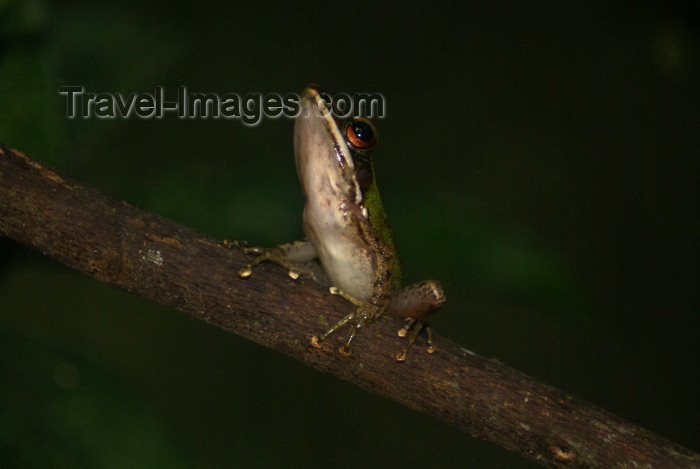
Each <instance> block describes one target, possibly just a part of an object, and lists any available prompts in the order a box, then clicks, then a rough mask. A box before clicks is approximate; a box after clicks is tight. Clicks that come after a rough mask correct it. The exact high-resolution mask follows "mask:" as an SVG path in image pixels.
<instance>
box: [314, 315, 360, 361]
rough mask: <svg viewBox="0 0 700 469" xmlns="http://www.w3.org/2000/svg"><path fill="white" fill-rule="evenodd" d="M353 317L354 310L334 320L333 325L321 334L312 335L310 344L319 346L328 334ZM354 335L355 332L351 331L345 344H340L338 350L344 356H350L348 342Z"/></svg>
mask: <svg viewBox="0 0 700 469" xmlns="http://www.w3.org/2000/svg"><path fill="white" fill-rule="evenodd" d="M353 319H355V313H354V312H353V313H350V314H348V315H347V316H345V317H344V318H343V319H341V320H340V321H338V322H336V323H335V324H334V325H333V327H331V328H330V329H328V330H327V331H326V332H325V333H324V334H322V335H320V336H318V335H315V336H312V337H311V345H312V346H314V347H316V348H321V343H323V342H325V341H326V339H327V338H328V336H329V335H331V334H332V333H334V332H335V331H337V330H338V329H340V328H341V327H343V326H344V325H346V324H347V323H349V322H350V321H352V320H353ZM354 336H355V333H354V331H353V333H352V334H351V336H350V339H348V341H347V342H346V344H343V345H341V346H340V350H339V352H340V354H341V355H343V356H346V357H348V356H350V354H351V353H352V349H351V348H350V342H351V341H352V339H353V337H354Z"/></svg>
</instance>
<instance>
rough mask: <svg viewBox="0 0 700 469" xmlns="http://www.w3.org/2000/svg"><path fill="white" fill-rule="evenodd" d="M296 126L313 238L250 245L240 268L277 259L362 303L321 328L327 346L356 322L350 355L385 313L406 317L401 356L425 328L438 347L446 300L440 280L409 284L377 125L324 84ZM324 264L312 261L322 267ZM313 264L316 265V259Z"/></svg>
mask: <svg viewBox="0 0 700 469" xmlns="http://www.w3.org/2000/svg"><path fill="white" fill-rule="evenodd" d="M299 107H300V112H299V113H298V116H297V117H296V119H295V125H294V155H295V161H296V169H297V175H298V177H299V181H300V182H301V186H302V189H303V192H304V196H305V199H306V203H305V206H304V211H303V230H304V233H305V235H306V238H305V239H304V240H303V241H295V242H291V243H286V244H282V245H279V246H276V247H273V248H256V247H248V248H246V249H245V251H246V253H247V254H252V255H254V257H253V258H252V260H250V262H249V263H248V264H247V265H246V266H245V267H243V268H242V269H240V271H239V272H238V274H239V275H240V277H242V278H248V277H250V276H251V275H252V272H253V269H254V268H255V266H257V265H258V264H260V263H261V262H265V261H271V262H274V263H276V264H279V265H281V266H282V267H284V268H286V269H287V270H288V273H289V275H290V277H292V278H294V279H296V278H298V277H299V276H300V275H308V276H310V277H312V278H314V279H315V280H317V281H319V278H321V280H320V282H321V283H326V284H327V285H330V292H331V293H332V294H335V295H340V296H342V297H343V298H345V299H347V300H348V301H350V302H351V303H352V304H353V305H354V307H355V309H354V310H353V312H351V313H349V314H347V315H346V316H345V317H343V318H342V319H341V320H340V321H338V322H336V323H335V324H334V325H332V326H331V327H330V328H329V329H328V330H326V331H325V332H324V333H322V334H319V335H313V336H312V337H311V339H310V345H311V346H313V347H314V348H322V346H323V343H324V342H325V341H326V339H327V338H328V337H329V336H330V335H331V334H334V333H336V332H337V331H339V330H340V329H342V328H343V327H344V326H347V325H350V326H351V330H350V333H349V335H348V337H347V339H345V340H344V342H343V343H342V345H340V347H339V353H340V354H341V355H344V356H350V355H351V353H352V347H351V343H352V341H353V339H354V337H355V336H356V334H357V333H358V332H359V331H360V330H362V329H363V328H365V327H366V326H368V325H369V324H371V323H373V322H374V321H376V320H377V319H379V318H380V317H382V316H384V315H385V314H389V315H393V316H397V317H399V318H401V319H403V320H404V321H405V323H404V325H403V327H401V329H399V331H398V333H397V334H398V335H399V336H400V337H405V338H406V343H405V345H404V346H403V347H402V348H401V350H399V351H398V352H397V353H396V354H395V358H396V360H397V361H399V362H403V361H405V360H406V357H407V354H408V351H409V349H410V348H411V346H412V345H413V343H414V342H415V341H416V338H417V337H418V335H419V333H420V332H421V331H422V330H425V333H426V343H427V346H426V351H427V352H428V353H433V352H434V350H435V347H434V343H433V335H432V329H431V328H430V326H429V325H428V324H427V323H426V316H428V315H429V314H431V313H433V312H435V311H436V310H437V309H439V308H440V306H442V304H443V303H444V302H445V299H446V297H445V294H444V291H443V288H442V285H441V284H440V282H438V281H436V280H426V281H422V282H418V283H416V284H412V285H409V286H406V287H403V288H402V287H401V280H402V279H401V261H400V259H399V256H398V254H397V249H396V242H395V240H394V235H393V231H392V230H391V227H390V225H389V221H388V219H387V214H386V211H385V209H384V206H383V204H382V200H381V197H380V195H379V190H378V188H377V183H376V180H375V177H374V167H373V164H372V159H371V157H370V153H371V151H372V150H373V148H374V147H375V145H376V143H377V137H378V134H377V130H376V127H375V126H374V124H373V123H372V122H371V121H370V120H368V119H365V118H362V117H352V118H350V119H343V118H342V116H339V114H340V113H339V112H336V109H335V108H334V103H333V101H332V99H331V98H330V96H329V95H328V93H326V92H325V91H323V90H322V89H321V88H319V87H318V86H317V85H309V86H307V87H306V88H305V90H304V91H303V93H302V95H301V96H300V100H299ZM316 262H317V263H318V264H320V267H321V269H320V270H319V269H317V268H313V267H308V266H309V265H311V266H318V264H317V263H316ZM310 263H311V264H310Z"/></svg>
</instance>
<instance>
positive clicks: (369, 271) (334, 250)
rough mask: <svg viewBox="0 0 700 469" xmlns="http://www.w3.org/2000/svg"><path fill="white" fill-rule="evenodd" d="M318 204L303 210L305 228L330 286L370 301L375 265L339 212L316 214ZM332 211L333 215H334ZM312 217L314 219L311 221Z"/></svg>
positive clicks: (310, 205) (309, 204) (307, 206)
mask: <svg viewBox="0 0 700 469" xmlns="http://www.w3.org/2000/svg"><path fill="white" fill-rule="evenodd" d="M320 208H321V209H322V207H319V206H318V205H316V206H314V204H311V203H308V202H307V205H306V207H305V209H304V231H305V233H306V237H307V238H308V240H309V241H310V242H311V244H312V245H313V246H314V249H315V250H316V254H317V255H318V258H319V260H320V261H321V266H322V267H323V270H324V272H325V273H326V275H327V276H328V279H329V281H330V284H331V286H334V287H337V288H339V289H341V290H342V291H343V292H345V293H346V294H348V295H350V296H352V297H353V298H357V299H359V300H369V298H370V297H371V296H372V291H373V289H374V285H373V283H374V270H375V265H374V261H373V259H372V256H371V255H370V251H369V249H368V248H367V247H366V246H364V243H363V241H362V239H360V238H359V237H358V233H357V231H356V230H354V229H348V226H347V225H346V223H347V222H348V220H346V219H344V217H342V216H341V213H342V212H341V211H339V210H335V211H328V210H327V209H326V210H325V213H323V215H322V216H319V215H320V214H319V209H320ZM334 214H335V215H334ZM311 220H313V222H311Z"/></svg>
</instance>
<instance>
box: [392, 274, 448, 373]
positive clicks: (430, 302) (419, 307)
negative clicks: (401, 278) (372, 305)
mask: <svg viewBox="0 0 700 469" xmlns="http://www.w3.org/2000/svg"><path fill="white" fill-rule="evenodd" d="M444 302H445V293H444V291H443V290H442V285H440V282H437V281H435V280H426V281H424V282H419V283H415V284H413V285H409V286H407V287H405V288H403V289H401V290H399V291H398V292H394V293H393V294H392V296H391V301H390V302H389V307H388V308H387V312H389V313H390V314H392V315H394V316H397V317H400V318H403V319H405V320H406V324H405V325H404V327H402V328H401V329H399V331H398V335H399V337H407V339H406V344H405V345H404V347H403V348H402V349H401V350H400V351H399V352H398V353H397V354H396V361H400V362H402V361H404V360H406V355H407V354H408V350H409V349H410V348H411V346H412V345H413V343H414V342H415V341H416V338H417V337H418V334H419V333H420V331H421V330H423V329H425V334H426V343H427V347H426V350H427V352H428V353H433V352H434V351H435V347H434V346H433V331H432V329H431V328H430V325H428V324H426V323H425V319H426V316H427V315H428V314H430V313H433V312H435V311H436V310H437V309H438V308H440V306H442V304H443V303H444Z"/></svg>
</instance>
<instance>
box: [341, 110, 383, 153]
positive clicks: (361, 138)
mask: <svg viewBox="0 0 700 469" xmlns="http://www.w3.org/2000/svg"><path fill="white" fill-rule="evenodd" d="M345 137H346V138H347V140H348V142H349V143H350V145H352V146H353V147H355V148H357V149H358V150H369V149H371V148H372V147H373V146H374V144H375V143H377V129H375V128H374V125H372V123H371V122H370V121H368V120H367V119H363V118H362V117H355V118H353V119H352V120H351V121H350V122H348V124H347V125H346V126H345Z"/></svg>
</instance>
